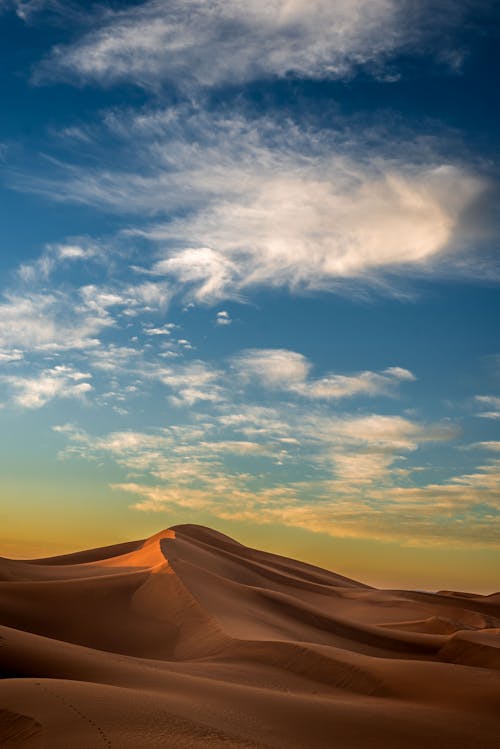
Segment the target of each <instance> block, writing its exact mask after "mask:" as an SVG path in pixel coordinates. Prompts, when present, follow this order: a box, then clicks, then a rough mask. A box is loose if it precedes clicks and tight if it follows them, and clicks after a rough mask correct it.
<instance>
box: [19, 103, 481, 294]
mask: <svg viewBox="0 0 500 749" xmlns="http://www.w3.org/2000/svg"><path fill="white" fill-rule="evenodd" d="M107 127H108V128H111V130H112V132H113V133H114V134H115V136H118V137H119V138H120V139H121V143H122V144H123V147H124V148H125V149H126V150H127V154H128V163H135V164H136V170H135V171H133V170H129V171H127V172H124V171H123V170H117V169H116V166H113V167H111V165H110V167H109V168H106V167H103V168H97V169H96V168H95V167H87V166H83V165H81V164H80V165H75V164H73V165H71V164H63V163H61V164H59V166H57V165H55V166H54V169H53V170H52V171H51V172H50V174H49V175H47V172H45V173H44V175H43V176H36V175H34V174H30V175H29V176H28V175H26V176H25V177H22V176H21V175H20V174H19V173H17V174H16V176H15V177H13V180H14V182H15V184H16V186H17V187H18V189H22V190H29V191H37V192H40V193H42V194H44V195H45V196H47V197H49V198H51V199H53V200H56V201H74V202H80V203H85V204H89V205H92V206H94V207H96V208H99V209H100V210H102V209H107V210H111V211H117V212H119V213H123V214H126V215H127V216H130V214H131V213H139V214H140V215H141V219H140V225H136V226H135V228H134V226H133V224H132V225H131V227H130V229H129V230H128V232H127V237H128V240H129V241H130V242H133V241H134V239H135V240H137V239H140V240H144V239H148V240H150V241H151V243H152V244H151V252H149V253H148V254H147V255H146V258H145V260H144V261H143V262H142V263H141V267H137V265H136V266H135V268H136V271H141V272H142V273H145V274H153V275H156V276H158V277H164V278H166V279H167V280H168V281H170V282H173V283H175V285H176V288H177V289H178V290H180V291H181V293H183V294H185V295H186V294H187V295H190V296H191V298H192V299H195V300H196V301H198V302H209V303H213V302H216V301H217V300H220V299H224V298H237V299H238V298H241V296H242V295H245V294H248V293H250V291H251V290H252V288H255V287H258V286H271V287H272V286H286V287H289V288H291V289H293V290H294V291H300V290H304V289H309V290H314V289H315V290H318V289H321V290H323V289H328V290H331V291H340V290H342V289H344V290H346V291H352V285H353V282H355V284H357V285H358V287H361V288H362V287H366V286H370V285H371V287H375V288H378V289H381V290H385V291H387V292H391V291H394V289H397V288H398V279H399V281H400V280H401V279H407V278H411V277H412V276H413V277H415V276H420V275H423V274H432V275H438V276H439V275H449V274H450V273H453V272H455V273H460V274H469V275H475V276H477V275H478V270H477V268H478V267H482V266H481V263H480V262H479V258H478V255H479V249H478V247H479V248H480V246H481V241H483V239H484V236H483V235H484V232H485V228H484V223H485V222H484V221H483V222H482V225H481V227H479V226H476V223H477V222H476V223H475V222H474V221H472V220H469V221H468V222H467V227H466V228H465V224H464V215H465V214H466V213H467V212H468V211H470V210H471V208H472V207H473V206H474V205H475V204H476V203H478V202H480V201H481V200H482V199H483V197H484V195H485V194H486V193H487V191H488V189H489V187H490V183H489V180H488V179H487V178H485V177H483V176H481V175H480V174H477V173H476V172H475V169H474V168H473V167H468V166H466V165H464V164H463V163H460V162H459V160H458V159H457V162H456V163H453V162H451V161H450V160H449V158H448V159H445V158H444V157H442V156H441V155H440V154H439V149H438V148H436V149H432V148H431V147H430V146H429V145H428V144H427V146H426V147H422V146H421V145H419V141H418V139H417V140H416V142H413V143H412V142H411V134H409V133H406V135H405V136H404V137H403V136H396V135H394V134H392V136H391V138H392V140H391V145H390V148H389V147H388V140H387V139H388V138H389V134H388V133H383V132H379V133H378V136H377V135H376V134H374V133H371V135H370V143H371V146H370V149H369V150H368V151H367V148H366V142H365V141H364V139H363V133H362V132H360V131H359V126H358V128H356V126H355V125H354V124H353V127H352V128H351V129H349V131H348V133H347V132H345V133H344V132H341V131H334V130H332V129H328V130H318V129H311V128H302V129H299V128H297V127H296V126H295V125H294V124H293V123H291V122H287V121H285V122H277V121H276V120H273V119H272V118H261V119H259V120H254V121H247V120H245V119H243V118H240V117H237V116H234V117H232V118H226V117H223V116H220V115H209V114H207V113H203V112H200V111H199V110H198V109H197V108H196V107H195V108H194V110H193V109H190V108H189V107H187V108H186V107H185V106H182V107H179V108H177V109H176V108H173V109H167V110H163V111H161V112H157V113H154V112H152V113H149V114H148V113H142V114H141V115H134V114H133V113H130V112H129V113H119V112H115V113H113V115H110V116H109V118H108V120H107ZM413 140H415V139H413ZM131 154H133V158H132V157H131ZM145 216H146V217H149V224H148V223H146V225H145V224H144V217H145ZM152 216H154V217H155V219H154V223H152ZM473 260H474V262H473ZM483 271H484V273H486V272H488V273H489V274H490V275H491V273H492V272H494V271H492V268H491V263H490V264H488V271H487V270H486V267H484V268H483Z"/></svg>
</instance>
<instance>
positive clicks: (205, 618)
mask: <svg viewBox="0 0 500 749" xmlns="http://www.w3.org/2000/svg"><path fill="white" fill-rule="evenodd" d="M0 625H1V626H0V671H1V675H2V677H3V679H2V680H1V681H0V746H1V747H2V748H3V747H6V748H7V747H46V748H47V749H68V748H70V749H83V748H85V749H100V748H101V747H103V748H104V747H108V748H111V747H113V748H114V749H142V747H175V749H191V748H192V747H194V748H196V749H197V748H198V747H199V748H200V749H201V748H203V749H215V748H217V749H219V748H220V749H251V748H252V747H259V749H271V748H273V749H278V748H279V749H316V748H317V749H330V748H332V749H365V748H366V749H377V748H378V747H380V749H402V748H404V749H407V748H411V747H419V749H420V748H422V747H423V748H424V749H433V748H435V749H438V748H439V749H446V748H447V747H450V748H451V747H453V748H454V749H465V748H467V749H468V748H470V749H489V748H490V747H491V749H493V747H495V749H496V747H498V745H499V744H498V742H499V736H500V673H499V671H500V595H499V594H496V595H491V596H480V595H472V594H468V593H454V592H450V591H443V592H440V593H436V594H432V593H424V592H421V591H420V592H412V591H398V590H377V589H374V588H371V587H369V586H367V585H363V584H362V583H359V582H356V581H355V580H349V579H347V578H345V577H342V576H341V575H336V574H334V573H333V572H328V571H326V570H323V569H320V568H318V567H313V566H311V565H308V564H304V563H302V562H298V561H294V560H292V559H286V558H284V557H280V556H277V555H275V554H268V553H265V552H262V551H256V550H254V549H249V548H247V547H245V546H242V545H241V544H239V543H237V542H236V541H234V540H232V539H231V538H228V537H227V536H224V535H222V534H220V533H217V532H216V531H213V530H210V529H208V528H203V527H201V526H197V525H182V526H176V527H174V528H171V529H169V530H165V531H163V532H161V533H158V534H157V535H155V536H152V537H151V538H149V539H147V540H145V541H138V542H134V543H125V544H121V545H118V546H110V547H106V548H102V549H94V550H91V551H88V552H78V553H76V554H68V555H65V556H60V557H52V558H50V559H37V560H30V561H18V560H10V559H3V558H0Z"/></svg>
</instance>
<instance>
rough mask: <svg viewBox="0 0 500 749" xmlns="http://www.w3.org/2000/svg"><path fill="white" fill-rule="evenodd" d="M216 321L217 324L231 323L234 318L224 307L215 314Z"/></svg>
mask: <svg viewBox="0 0 500 749" xmlns="http://www.w3.org/2000/svg"><path fill="white" fill-rule="evenodd" d="M215 323H216V325H231V323H232V320H231V318H230V316H229V312H228V311H227V310H225V309H222V310H220V311H219V312H217V314H216V316H215Z"/></svg>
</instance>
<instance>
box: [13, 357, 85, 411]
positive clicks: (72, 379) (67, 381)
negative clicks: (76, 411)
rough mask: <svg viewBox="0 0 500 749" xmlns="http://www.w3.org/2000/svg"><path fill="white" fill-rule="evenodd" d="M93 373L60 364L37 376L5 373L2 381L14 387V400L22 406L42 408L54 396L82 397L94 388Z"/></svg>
mask: <svg viewBox="0 0 500 749" xmlns="http://www.w3.org/2000/svg"><path fill="white" fill-rule="evenodd" d="M90 377H91V375H90V374H89V373H85V372H78V371H76V370H75V369H73V368H72V367H68V366H66V365H58V366H56V367H53V368H51V369H46V370H44V371H42V372H40V374H38V375H36V376H23V375H5V376H3V377H2V378H1V381H3V382H5V383H6V384H7V385H8V386H9V388H11V389H12V391H13V393H14V395H13V402H14V403H15V404H16V405H18V406H21V407H22V408H29V409H35V408H41V407H42V406H44V405H45V404H46V403H48V402H49V401H51V400H53V399H54V398H82V397H83V396H85V394H86V393H89V392H90V391H91V390H92V385H91V384H90V383H89V382H87V381H86V380H88V379H90Z"/></svg>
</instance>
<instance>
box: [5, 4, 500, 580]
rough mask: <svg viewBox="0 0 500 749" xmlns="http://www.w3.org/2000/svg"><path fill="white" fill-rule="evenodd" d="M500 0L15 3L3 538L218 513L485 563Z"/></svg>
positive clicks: (242, 525) (491, 546) (491, 501)
mask: <svg viewBox="0 0 500 749" xmlns="http://www.w3.org/2000/svg"><path fill="white" fill-rule="evenodd" d="M495 6H496V4H495V3H494V2H486V1H485V2H469V1H468V0H463V1H460V0H455V1H454V2H449V1H448V0H439V1H438V2H433V3H430V2H426V1H425V0H424V1H423V2H419V3H416V2H410V1H407V0H399V1H396V0H336V1H335V2H333V1H332V0H329V1H328V2H327V1H326V0H314V1H313V2H307V3H306V2H304V0H288V1H287V0H276V2H272V3H269V2H262V1H261V0H249V2H240V1H239V0H226V1H225V2H219V1H218V0H214V2H211V3H208V2H202V1H201V0H183V1H180V0H177V1H176V2H159V1H157V0H151V1H150V2H145V3H144V2H143V3H139V2H134V3H126V2H112V3H97V4H92V5H89V4H88V3H78V2H65V3H60V2H58V0H31V1H29V0H28V1H26V2H9V1H7V2H5V1H4V2H1V0H0V23H1V29H2V46H1V52H0V54H1V57H2V60H1V66H0V69H1V73H0V85H1V87H2V96H3V107H2V113H1V114H0V163H1V166H2V179H1V183H0V215H1V217H2V228H3V232H2V238H1V242H2V250H1V260H0V262H1V266H0V267H1V271H2V273H1V278H2V281H1V285H2V289H1V294H2V299H1V302H0V321H1V326H0V399H1V400H0V432H1V435H2V436H1V439H2V443H3V444H4V446H5V447H4V449H3V451H2V453H3V457H2V462H3V474H4V476H5V482H4V489H3V491H2V495H3V497H2V510H1V516H2V521H3V525H4V529H5V530H4V531H3V533H2V539H0V540H1V541H2V543H3V545H4V547H5V551H4V553H5V554H7V553H8V552H9V553H13V554H17V555H19V554H22V553H23V551H24V550H26V551H30V550H35V549H38V547H39V542H35V538H36V537H37V533H38V530H39V529H40V528H41V527H42V526H43V523H46V522H48V521H47V517H48V518H50V523H49V526H48V527H47V528H45V526H43V529H44V530H43V532H44V533H45V536H46V548H47V550H50V549H56V548H59V547H61V548H62V547H63V546H64V543H63V541H62V540H61V538H63V537H64V538H65V537H68V538H70V539H71V542H73V540H74V542H75V543H81V544H84V543H91V542H93V541H94V540H95V541H96V543H97V542H100V541H101V540H102V541H103V542H104V541H105V540H115V539H116V540H118V539H119V538H121V537H134V535H137V533H136V531H137V532H139V533H141V532H146V531H147V532H149V531H151V530H154V529H157V528H158V527H163V526H167V525H171V524H173V523H174V522H179V521H195V522H196V521H198V522H206V523H207V524H211V525H215V526H217V527H223V528H225V529H229V530H230V531H234V532H235V533H236V535H237V532H238V531H240V534H243V535H245V533H246V534H247V535H246V536H245V537H248V538H249V539H250V540H254V541H255V538H256V537H258V533H259V528H261V529H263V530H262V532H263V533H266V531H265V529H266V528H267V530H268V531H269V529H272V538H273V539H274V545H275V546H276V548H278V547H280V548H281V547H282V546H283V543H282V544H281V546H280V539H282V538H284V539H286V538H288V539H289V543H288V546H286V545H285V546H286V549H285V550H287V551H291V552H293V551H294V546H293V544H294V543H296V536H293V534H294V533H303V534H305V535H304V536H303V537H302V538H306V536H307V538H308V539H309V541H308V549H309V551H307V554H308V555H309V557H310V558H313V557H314V554H313V553H312V552H311V551H310V547H314V545H315V541H314V540H312V541H311V539H317V543H318V548H319V546H321V545H323V546H322V548H324V549H326V548H327V545H328V544H333V543H337V542H338V543H341V544H344V546H342V548H343V549H344V552H345V554H346V555H348V551H346V549H347V547H346V546H345V544H346V543H351V544H352V549H361V546H359V544H365V545H366V544H375V548H376V549H379V551H380V554H381V556H383V554H382V551H383V550H384V549H385V548H386V547H387V545H392V546H391V548H393V549H396V548H397V549H398V550H400V553H401V555H402V557H401V558H404V555H405V553H407V554H409V553H410V552H408V550H409V549H422V550H425V553H426V554H427V556H426V561H425V564H426V565H427V567H430V566H431V565H432V560H433V556H432V554H435V555H436V558H437V555H439V554H440V553H441V554H442V552H443V551H449V552H450V554H452V556H450V557H449V567H450V569H451V567H452V566H454V565H455V564H456V560H457V559H458V557H453V554H465V556H464V557H461V560H462V562H461V563H463V560H464V559H466V560H468V561H467V564H468V565H470V566H471V568H474V570H475V572H476V577H475V578H474V580H473V581H472V582H473V584H475V585H476V586H481V584H482V580H483V579H485V575H487V571H488V570H491V566H492V565H494V564H495V563H497V562H498V560H499V556H498V548H499V545H500V539H499V533H498V513H499V509H500V493H499V488H500V436H499V431H498V425H499V420H500V392H499V382H500V343H499V340H498V322H497V321H498V319H499V312H500V297H499V294H498V283H499V280H500V274H499V265H498V223H499V216H498V194H499V193H498V161H497V157H498V151H499V148H498V147H499V142H498V141H499V136H498V127H497V122H498V114H499V104H498V95H497V88H498V86H497V81H498V68H499V59H498V52H497V48H498V31H499V24H498V21H499V11H498V7H495ZM50 528H52V530H50ZM68 528H71V529H72V530H71V533H69V536H68V532H67V529H68ZM79 528H80V529H81V533H80V535H79V531H78V529H79ZM287 534H288V535H287ZM38 535H39V533H38ZM37 543H38V546H37ZM68 543H69V541H68ZM304 543H305V542H304ZM377 544H379V546H377ZM44 548H45V547H44ZM304 548H305V547H304ZM338 548H340V547H338ZM366 548H368V547H363V549H365V551H366ZM371 548H372V546H370V549H371ZM405 550H407V551H405ZM0 553H1V552H0ZM422 553H424V552H422ZM304 554H306V552H304ZM307 554H306V555H307ZM407 558H408V559H410V557H409V556H408V557H407ZM325 559H327V553H326V551H325V552H324V554H323V556H322V558H321V560H322V561H324V560H325ZM346 560H347V556H346V557H345V565H347V566H349V565H348V562H347V561H346ZM327 561H328V559H327ZM340 564H341V566H342V559H340ZM387 564H388V563H387ZM391 564H393V561H391ZM440 564H441V567H440V570H441V573H440V574H441V575H442V577H443V579H445V578H446V563H444V562H443V561H441V562H440ZM345 565H344V566H345ZM379 572H380V575H382V576H383V574H384V570H383V565H382V564H381V566H380V571H379ZM386 572H387V570H386ZM387 574H389V573H388V572H387ZM488 574H489V573H488ZM429 579H430V578H429ZM446 579H447V578H446ZM471 579H472V578H471ZM488 579H489V578H488ZM484 584H486V583H484Z"/></svg>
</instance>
